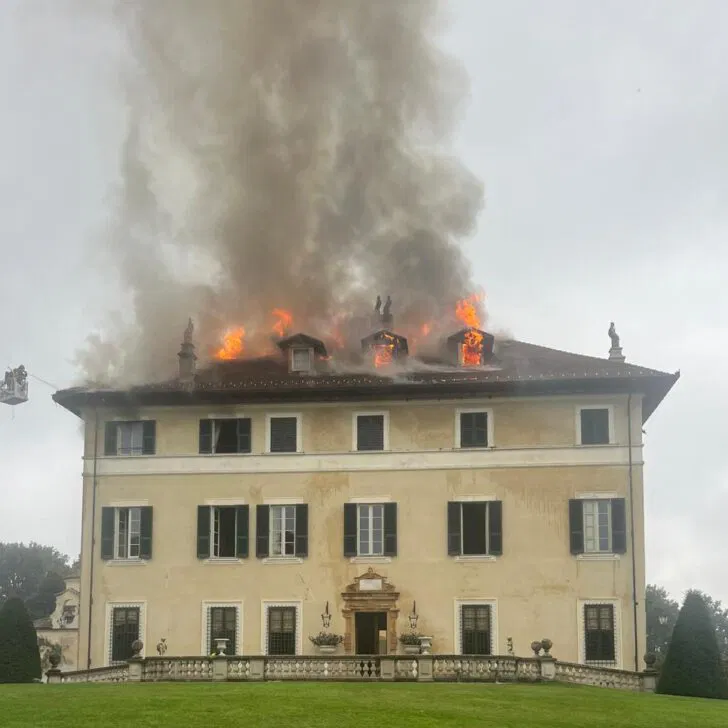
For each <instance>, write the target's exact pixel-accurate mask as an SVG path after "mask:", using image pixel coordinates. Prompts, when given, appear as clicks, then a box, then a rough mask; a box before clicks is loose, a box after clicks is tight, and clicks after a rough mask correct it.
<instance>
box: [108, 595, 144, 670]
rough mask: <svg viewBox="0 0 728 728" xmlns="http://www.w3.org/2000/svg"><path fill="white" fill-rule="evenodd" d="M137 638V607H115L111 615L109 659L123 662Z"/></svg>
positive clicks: (129, 655)
mask: <svg viewBox="0 0 728 728" xmlns="http://www.w3.org/2000/svg"><path fill="white" fill-rule="evenodd" d="M138 639H139V607H115V608H114V610H113V612H112V615H111V661H112V662H124V661H126V660H128V659H129V658H130V657H131V656H132V655H133V654H134V650H133V649H132V647H131V646H132V644H134V642H136V640H138Z"/></svg>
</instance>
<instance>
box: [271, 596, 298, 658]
mask: <svg viewBox="0 0 728 728" xmlns="http://www.w3.org/2000/svg"><path fill="white" fill-rule="evenodd" d="M267 636H268V654H269V655H295V654H296V607H268V635H267Z"/></svg>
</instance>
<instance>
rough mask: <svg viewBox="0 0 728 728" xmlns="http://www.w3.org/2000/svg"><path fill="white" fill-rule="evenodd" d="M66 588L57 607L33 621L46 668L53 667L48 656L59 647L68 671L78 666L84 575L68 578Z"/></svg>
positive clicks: (61, 665)
mask: <svg viewBox="0 0 728 728" xmlns="http://www.w3.org/2000/svg"><path fill="white" fill-rule="evenodd" d="M64 582H65V588H64V590H63V591H62V592H60V593H59V594H57V595H56V608H55V609H54V610H53V613H52V614H51V615H50V616H48V617H43V618H42V619H36V620H35V622H34V623H33V625H34V626H35V631H36V633H37V635H38V647H39V649H40V659H41V665H42V666H43V671H45V670H47V669H48V668H49V667H50V663H49V661H48V657H49V655H50V654H51V652H52V651H54V650H55V651H57V652H58V654H59V655H60V657H61V662H60V664H59V667H60V668H61V669H62V670H64V672H68V671H70V670H76V669H78V668H77V666H78V622H79V609H80V604H81V577H80V576H79V575H78V574H73V575H71V576H67V577H66V578H65V579H64Z"/></svg>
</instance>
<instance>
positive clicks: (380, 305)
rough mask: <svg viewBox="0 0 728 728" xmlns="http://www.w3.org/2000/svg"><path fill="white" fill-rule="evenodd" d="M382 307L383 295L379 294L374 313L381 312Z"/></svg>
mask: <svg viewBox="0 0 728 728" xmlns="http://www.w3.org/2000/svg"><path fill="white" fill-rule="evenodd" d="M381 308H382V297H381V296H377V302H376V303H375V304H374V313H376V314H379V311H380V309H381Z"/></svg>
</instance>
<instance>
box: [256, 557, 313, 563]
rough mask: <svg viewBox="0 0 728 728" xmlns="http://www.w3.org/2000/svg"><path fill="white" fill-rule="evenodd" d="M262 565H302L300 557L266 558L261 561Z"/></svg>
mask: <svg viewBox="0 0 728 728" xmlns="http://www.w3.org/2000/svg"><path fill="white" fill-rule="evenodd" d="M263 563H264V564H302V563H303V559H302V558H301V557H300V556H268V557H266V558H264V559H263Z"/></svg>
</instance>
